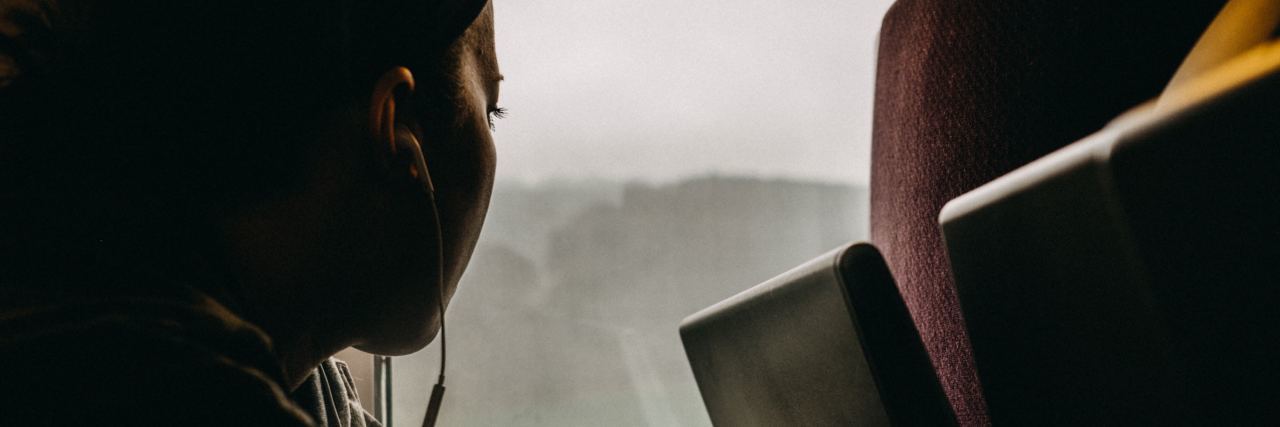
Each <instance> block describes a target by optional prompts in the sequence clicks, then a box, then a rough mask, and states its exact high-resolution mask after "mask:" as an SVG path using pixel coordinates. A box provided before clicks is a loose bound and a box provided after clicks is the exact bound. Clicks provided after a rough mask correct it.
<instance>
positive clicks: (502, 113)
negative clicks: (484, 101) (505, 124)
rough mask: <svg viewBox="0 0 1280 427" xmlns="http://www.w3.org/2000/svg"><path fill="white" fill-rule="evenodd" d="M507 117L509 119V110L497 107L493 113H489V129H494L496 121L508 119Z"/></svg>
mask: <svg viewBox="0 0 1280 427" xmlns="http://www.w3.org/2000/svg"><path fill="white" fill-rule="evenodd" d="M506 117H507V109H506V108H502V107H496V108H494V109H493V111H490V112H489V129H493V128H494V127H495V126H494V124H493V121H494V120H495V119H503V118H506Z"/></svg>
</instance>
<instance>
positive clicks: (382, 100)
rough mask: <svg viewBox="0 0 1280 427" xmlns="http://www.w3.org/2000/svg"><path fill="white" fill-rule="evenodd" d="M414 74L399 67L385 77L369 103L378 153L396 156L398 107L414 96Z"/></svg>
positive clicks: (375, 89)
mask: <svg viewBox="0 0 1280 427" xmlns="http://www.w3.org/2000/svg"><path fill="white" fill-rule="evenodd" d="M413 89H414V82H413V72H411V71H409V69H408V68H405V67H395V68H392V69H390V70H387V71H386V72H385V73H382V76H381V77H379V78H378V82H377V83H376V84H374V85H373V94H372V95H371V96H370V99H369V133H370V135H369V136H371V137H372V138H371V139H372V140H373V141H376V142H377V143H378V145H379V148H378V152H379V153H382V154H384V155H386V156H388V157H390V156H393V155H395V154H396V126H397V125H399V124H400V123H396V120H397V119H396V107H397V104H400V103H402V102H406V101H407V100H408V99H409V96H411V95H412V94H413Z"/></svg>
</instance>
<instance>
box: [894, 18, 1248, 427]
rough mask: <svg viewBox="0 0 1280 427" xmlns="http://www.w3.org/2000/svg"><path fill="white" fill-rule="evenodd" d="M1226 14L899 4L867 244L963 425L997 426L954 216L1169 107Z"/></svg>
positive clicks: (895, 20)
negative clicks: (1005, 179)
mask: <svg viewBox="0 0 1280 427" xmlns="http://www.w3.org/2000/svg"><path fill="white" fill-rule="evenodd" d="M1222 4H1223V2H1222V1H1219V0H1211V1H1174V2H1168V1H1152V0H1141V1H1114V0H1108V1H1103V0H1083V1H1045V0H988V1H973V0H900V1H898V2H897V3H896V4H895V5H894V6H893V7H892V8H891V9H890V10H889V12H888V14H887V15H886V17H885V19H884V24H883V27H882V29H881V33H880V50H879V64H878V70H877V83H876V95H875V98H876V99H875V119H874V125H873V126H874V130H873V143H872V159H873V160H872V171H871V175H872V176H871V236H872V241H873V242H874V243H875V244H876V245H877V246H879V247H880V248H881V249H882V250H883V252H884V255H885V257H886V258H887V260H888V263H889V265H890V268H891V269H892V271H893V274H894V275H895V276H896V277H897V279H898V283H899V286H900V287H901V290H902V293H903V296H904V297H905V299H906V301H907V305H908V307H909V308H910V309H911V312H912V316H913V317H914V318H915V321H916V324H917V326H918V327H919V329H920V332H921V336H922V338H923V339H924V341H925V345H926V347H927V348H928V350H929V352H930V354H931V356H932V358H933V363H934V365H935V368H936V369H937V370H938V374H939V377H940V379H941V381H942V385H943V387H944V389H945V390H946V392H947V394H948V397H949V399H950V400H951V403H952V405H953V406H954V407H955V409H956V413H957V416H958V417H959V418H960V421H961V423H962V424H967V425H974V424H983V423H985V422H986V421H987V416H986V413H985V405H984V402H983V399H982V392H981V387H980V385H979V383H978V380H977V377H976V375H975V372H974V367H973V366H974V364H973V361H972V356H971V351H970V348H969V343H968V338H967V337H966V334H965V329H964V324H963V320H962V318H961V315H960V310H959V308H958V306H957V302H956V296H955V289H954V286H953V283H952V279H951V276H950V272H949V267H948V264H947V260H946V256H945V254H944V251H943V247H942V241H941V237H940V235H939V231H938V224H937V217H938V212H939V209H940V208H941V207H942V205H943V204H944V203H946V202H947V201H948V200H950V199H951V198H954V197H956V196H958V195H960V194H962V193H964V192H966V191H968V190H971V189H973V188H975V187H977V186H979V185H981V184H983V183H986V182H988V181H990V180H991V179H994V178H996V177H998V176H1000V175H1001V174H1004V173H1006V172H1008V171H1010V170H1012V169H1014V168H1016V167H1018V166H1021V165H1024V164H1026V163H1028V162H1029V161H1031V160H1034V159H1036V158H1038V157H1040V156H1043V155H1044V154H1047V153H1049V152H1051V151H1053V150H1055V149H1057V148H1060V147H1062V146H1064V145H1066V144H1068V143H1071V142H1073V141H1075V140H1077V139H1079V138H1080V137H1083V136H1085V135H1087V134H1089V133H1091V132H1093V131H1096V130H1098V129H1100V128H1102V127H1103V126H1104V125H1105V124H1106V123H1107V121H1109V120H1110V119H1112V118H1114V117H1115V116H1116V115H1118V114H1120V113H1121V112H1123V111H1125V110H1126V109H1128V108H1130V107H1133V106H1136V105H1137V104H1139V103H1141V102H1143V101H1146V100H1148V99H1151V98H1153V97H1155V96H1156V95H1158V94H1159V92H1160V90H1161V89H1162V88H1163V86H1164V84H1165V83H1166V82H1167V81H1168V79H1169V78H1170V77H1171V76H1172V75H1173V72H1174V70H1175V69H1176V68H1177V66H1178V64H1179V62H1180V61H1181V59H1182V57H1183V56H1185V55H1186V53H1187V52H1188V51H1189V50H1190V49H1191V46H1192V45H1193V44H1194V43H1195V40H1196V38H1197V37H1198V36H1199V34H1200V33H1201V32H1202V31H1203V29H1204V28H1205V27H1206V26H1207V25H1208V23H1209V22H1210V21H1211V20H1212V18H1213V16H1214V15H1215V14H1216V12H1217V11H1218V9H1220V8H1221V7H1222Z"/></svg>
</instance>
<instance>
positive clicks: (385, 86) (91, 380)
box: [0, 0, 502, 426]
mask: <svg viewBox="0 0 1280 427" xmlns="http://www.w3.org/2000/svg"><path fill="white" fill-rule="evenodd" d="M492 24H493V19H492V11H491V8H490V6H489V5H488V2H487V1H485V0H421V1H387V0H379V1H324V0H322V1H309V2H301V1H291V0H285V1H241V0H227V1H218V2H183V1H169V0H165V1H160V0H127V1H126V0H97V1H95V0H65V1H55V0H0V235H3V236H4V237H3V238H2V239H0V366H4V367H5V370H6V373H5V374H4V375H3V379H2V380H0V381H2V382H3V384H4V386H3V387H0V389H2V390H0V402H3V403H0V408H3V412H4V414H5V415H4V421H3V423H4V424H6V425H8V424H10V423H13V424H14V425H50V424H52V425H103V424H105V425H116V424H126V425H299V426H311V425H335V426H338V425H340V426H347V425H353V426H362V425H374V424H376V423H377V422H376V420H373V419H372V418H371V417H369V416H368V415H367V414H366V413H365V412H364V411H363V409H361V407H360V405H359V404H358V400H357V396H355V393H354V391H353V390H354V389H353V388H352V387H350V378H349V374H348V373H347V372H346V370H345V367H344V366H343V365H342V364H341V363H338V362H335V361H333V359H330V356H331V355H333V354H334V353H336V352H337V351H339V350H342V349H344V348H346V347H349V346H357V347H359V348H361V349H363V350H366V351H369V352H373V353H379V354H391V355H395V354H405V353H409V352H412V351H415V350H418V349H420V348H422V347H424V346H425V345H426V344H427V343H428V342H429V341H431V340H432V339H433V337H435V336H436V333H437V330H438V329H439V327H438V325H439V324H440V318H441V313H440V308H439V307H441V306H442V305H443V304H441V303H442V302H441V301H440V299H441V298H444V299H445V300H446V301H447V299H448V296H450V295H452V293H453V291H454V288H455V287H456V284H457V282H458V278H459V277H460V275H461V273H462V271H463V269H464V268H465V267H466V265H467V262H468V260H469V258H470V254H471V251H472V248H473V247H474V245H475V241H476V238H477V236H478V234H479V231H480V227H481V225H482V222H483V218H484V215H485V212H486V210H487V207H488V201H489V195H490V191H491V190H490V189H491V187H492V178H493V168H494V150H493V145H492V138H491V136H490V133H489V127H490V126H491V125H492V123H491V121H490V119H491V117H490V116H491V115H494V114H496V113H500V112H501V109H499V108H498V107H497V98H498V85H499V81H500V80H501V78H502V77H501V75H500V74H499V73H498V69H497V63H496V59H495V56H494V42H493V28H492ZM415 150H420V151H422V152H423V154H424V155H425V158H426V160H427V164H428V166H429V167H427V170H422V168H421V167H418V166H415V162H414V161H415V156H414V151H415ZM428 171H429V177H430V179H431V181H432V183H433V184H434V195H435V196H434V200H435V201H436V202H437V204H438V213H437V211H436V209H433V206H432V205H433V202H432V198H431V197H429V193H428V192H426V191H424V185H423V182H422V180H421V179H420V178H421V174H425V173H428ZM437 220H438V221H439V225H440V227H441V228H440V229H441V230H442V232H437V228H436V221H437ZM437 243H440V244H441V245H442V247H443V252H440V251H439V250H438V249H437ZM440 259H442V260H443V264H442V263H441V262H440V261H438V260H440ZM437 283H439V284H442V285H443V289H441V288H440V287H439V285H437Z"/></svg>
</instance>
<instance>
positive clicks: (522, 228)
mask: <svg viewBox="0 0 1280 427" xmlns="http://www.w3.org/2000/svg"><path fill="white" fill-rule="evenodd" d="M866 207H867V194H866V190H865V189H863V188H861V187H854V186H847V185H837V184H828V183H819V182H805V181H795V180H782V179H760V178H750V177H733V176H703V177H699V178H693V179H688V180H684V181H680V182H676V183H671V184H664V185H658V186H652V185H647V184H635V183H619V182H607V181H561V182H555V181H552V182H548V183H543V184H538V185H522V184H510V183H507V184H500V185H499V186H498V188H497V189H496V191H495V194H494V197H493V205H492V208H491V211H490V214H489V218H488V220H487V223H486V225H485V230H484V232H483V234H482V236H481V240H480V243H479V245H478V247H477V249H476V254H475V257H474V258H473V260H472V262H471V267H470V268H469V269H468V272H467V274H466V275H465V276H464V277H463V280H462V284H461V285H460V288H459V291H458V293H457V295H456V296H455V298H454V300H453V303H452V304H451V305H450V312H449V318H448V319H449V322H448V324H449V337H450V340H449V341H450V347H449V354H450V356H449V364H450V366H449V372H450V374H449V381H448V390H449V392H448V398H447V399H445V407H444V410H443V412H442V414H441V420H440V421H441V423H442V424H444V425H470V426H491V425H512V426H563V425H583V426H586V425H610V426H629V425H636V426H681V425H686V426H701V425H708V424H709V420H708V419H707V416H706V411H705V410H704V408H703V406H702V402H701V399H700V398H699V396H698V391H697V386H696V385H695V383H694V381H693V376H692V374H691V371H690V370H689V366H688V362H687V361H686V359H685V356H684V351H683V348H682V347H681V344H680V339H679V335H678V333H677V327H678V325H679V322H680V320H681V319H682V318H684V317H685V316H687V315H689V314H692V313H693V312H695V311H697V310H699V309H701V308H703V307H706V306H708V305H711V304H713V303H715V302H717V301H719V300H721V299H724V298H726V297H729V296H731V295H733V294H736V293H738V292H740V291H742V290H744V289H746V288H748V287H750V286H752V285H755V284H756V283H759V282H761V281H764V280H766V279H768V278H770V277H772V276H774V275H777V274H779V273H782V272H783V271H785V270H787V269H789V268H791V267H793V266H795V265H798V264H800V263H801V262H803V261H805V260H807V259H810V258H813V257H815V256H818V255H821V254H822V253H824V252H826V251H827V250H829V249H831V248H833V247H835V246H838V245H840V244H842V243H845V242H848V241H851V240H857V239H861V238H864V236H865V235H866V222H865V221H866V218H867V214H866ZM437 357H438V349H437V348H436V346H435V344H433V345H432V346H431V347H429V348H428V349H427V350H424V351H421V352H419V353H417V354H415V355H413V356H410V357H403V358H397V359H396V365H395V369H396V381H395V384H396V390H395V405H394V412H395V414H394V415H395V419H396V420H400V421H401V422H409V423H411V424H412V420H419V419H421V417H422V413H423V411H424V410H425V407H424V403H425V402H426V397H427V396H426V395H427V393H428V392H429V390H430V386H431V384H433V381H434V378H435V375H436V366H437V365H436V364H437V363H438V362H437V361H438V359H437Z"/></svg>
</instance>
